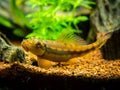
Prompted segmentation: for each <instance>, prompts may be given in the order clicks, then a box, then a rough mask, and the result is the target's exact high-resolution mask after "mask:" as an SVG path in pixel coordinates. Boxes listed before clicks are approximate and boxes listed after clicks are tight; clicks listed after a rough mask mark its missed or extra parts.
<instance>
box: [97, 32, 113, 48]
mask: <svg viewBox="0 0 120 90" xmlns="http://www.w3.org/2000/svg"><path fill="white" fill-rule="evenodd" d="M112 33H113V31H109V32H107V33H105V34H104V35H103V36H101V37H99V38H98V39H97V42H99V47H98V48H101V47H102V46H103V45H104V44H105V43H106V42H107V40H108V39H110V37H111V36H112Z"/></svg>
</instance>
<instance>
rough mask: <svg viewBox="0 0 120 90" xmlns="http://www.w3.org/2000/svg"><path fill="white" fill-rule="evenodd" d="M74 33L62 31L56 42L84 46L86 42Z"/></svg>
mask: <svg viewBox="0 0 120 90" xmlns="http://www.w3.org/2000/svg"><path fill="white" fill-rule="evenodd" d="M74 32H75V31H73V30H63V32H62V33H61V35H60V37H59V39H58V41H59V42H63V43H69V44H77V45H86V44H87V43H86V41H85V40H83V39H82V38H81V37H80V36H78V35H76V34H75V33H74Z"/></svg>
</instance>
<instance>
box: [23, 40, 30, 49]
mask: <svg viewBox="0 0 120 90" xmlns="http://www.w3.org/2000/svg"><path fill="white" fill-rule="evenodd" d="M21 46H22V47H23V48H24V49H25V50H26V51H29V49H28V44H27V41H26V40H23V41H22V42H21Z"/></svg>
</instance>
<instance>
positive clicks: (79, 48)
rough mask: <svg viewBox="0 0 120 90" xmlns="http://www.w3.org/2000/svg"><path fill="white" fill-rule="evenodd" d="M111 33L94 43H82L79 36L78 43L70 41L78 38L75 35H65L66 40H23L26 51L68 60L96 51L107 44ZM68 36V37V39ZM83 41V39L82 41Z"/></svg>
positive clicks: (59, 59)
mask: <svg viewBox="0 0 120 90" xmlns="http://www.w3.org/2000/svg"><path fill="white" fill-rule="evenodd" d="M110 36H111V34H110V33H106V34H105V35H103V36H102V37H100V38H99V39H98V40H96V41H95V42H94V43H92V44H88V45H86V44H81V43H80V42H79V41H81V40H79V38H78V37H77V39H76V41H77V43H69V40H70V39H72V38H76V37H75V36H74V37H72V38H70V37H71V36H69V37H67V36H65V38H64V39H65V40H63V42H62V41H53V40H39V39H36V38H29V39H25V40H23V41H22V47H23V48H24V49H25V50H26V51H30V52H32V53H33V54H35V55H37V56H38V57H39V58H43V59H47V60H50V61H54V62H67V61H69V59H71V58H74V57H80V56H82V55H85V54H87V53H89V52H91V51H94V50H96V49H98V48H100V47H101V46H103V45H104V44H105V42H106V41H107V40H108V39H109V38H110ZM66 38H67V39H66ZM82 43H83V41H82Z"/></svg>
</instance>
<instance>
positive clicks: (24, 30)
mask: <svg viewBox="0 0 120 90" xmlns="http://www.w3.org/2000/svg"><path fill="white" fill-rule="evenodd" d="M25 2H26V1H25V0H1V1H0V25H2V26H4V27H7V28H9V29H8V32H12V33H13V34H14V35H16V36H18V37H25V36H26V35H27V34H28V33H30V32H31V27H30V25H29V23H28V20H27V18H26V16H25V13H26V12H25V11H24V10H23V8H26V7H27V6H26V5H25ZM21 7H22V8H21ZM10 30H11V31H10Z"/></svg>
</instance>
